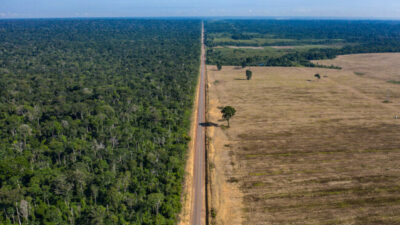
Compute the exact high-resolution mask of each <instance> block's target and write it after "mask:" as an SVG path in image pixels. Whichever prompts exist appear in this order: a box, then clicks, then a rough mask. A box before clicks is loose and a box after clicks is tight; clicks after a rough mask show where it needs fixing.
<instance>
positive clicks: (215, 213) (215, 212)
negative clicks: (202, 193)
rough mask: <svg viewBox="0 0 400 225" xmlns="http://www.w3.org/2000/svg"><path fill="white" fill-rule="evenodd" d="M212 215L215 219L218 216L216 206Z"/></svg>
mask: <svg viewBox="0 0 400 225" xmlns="http://www.w3.org/2000/svg"><path fill="white" fill-rule="evenodd" d="M211 217H212V218H213V219H215V218H216V217H217V210H216V209H215V208H211Z"/></svg>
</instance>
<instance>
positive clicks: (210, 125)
mask: <svg viewBox="0 0 400 225" xmlns="http://www.w3.org/2000/svg"><path fill="white" fill-rule="evenodd" d="M200 126H202V127H219V125H218V124H216V123H213V122H205V123H200Z"/></svg>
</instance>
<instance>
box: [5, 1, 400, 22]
mask: <svg viewBox="0 0 400 225" xmlns="http://www.w3.org/2000/svg"><path fill="white" fill-rule="evenodd" d="M64 17H323V18H371V19H373V18H382V19H385V18H386V19H400V0H0V18H64Z"/></svg>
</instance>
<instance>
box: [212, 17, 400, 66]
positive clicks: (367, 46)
mask: <svg viewBox="0 0 400 225" xmlns="http://www.w3.org/2000/svg"><path fill="white" fill-rule="evenodd" d="M206 34H207V35H206V44H207V46H208V51H207V63H209V64H216V63H217V62H219V63H221V64H222V65H252V66H318V65H315V64H313V63H311V62H310V60H318V59H332V58H335V57H336V56H337V55H343V54H353V53H376V52H400V22H399V21H345V20H210V21H207V22H206ZM304 45H307V49H306V50H304V49H301V50H296V49H295V48H293V49H289V50H287V49H286V50H276V51H269V52H271V54H268V53H267V54H266V53H265V51H264V52H263V51H260V54H258V55H257V54H255V53H254V50H252V51H251V52H250V50H243V49H241V51H242V53H246V52H250V54H247V55H246V54H235V51H239V50H237V49H235V50H232V52H231V53H230V54H226V51H227V49H218V48H215V47H216V46H219V47H221V46H258V47H259V46H262V47H266V46H287V47H296V46H304ZM318 45H319V46H318ZM320 45H325V46H320ZM313 46H314V47H313ZM223 51H225V54H224V52H223ZM282 53H283V54H282Z"/></svg>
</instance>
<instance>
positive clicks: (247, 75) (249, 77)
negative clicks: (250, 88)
mask: <svg viewBox="0 0 400 225" xmlns="http://www.w3.org/2000/svg"><path fill="white" fill-rule="evenodd" d="M252 76H253V72H251V70H246V78H247V80H251V77H252Z"/></svg>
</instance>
